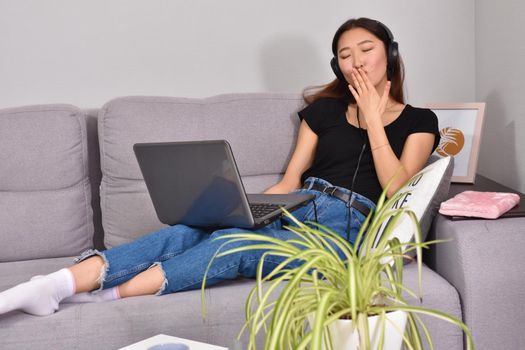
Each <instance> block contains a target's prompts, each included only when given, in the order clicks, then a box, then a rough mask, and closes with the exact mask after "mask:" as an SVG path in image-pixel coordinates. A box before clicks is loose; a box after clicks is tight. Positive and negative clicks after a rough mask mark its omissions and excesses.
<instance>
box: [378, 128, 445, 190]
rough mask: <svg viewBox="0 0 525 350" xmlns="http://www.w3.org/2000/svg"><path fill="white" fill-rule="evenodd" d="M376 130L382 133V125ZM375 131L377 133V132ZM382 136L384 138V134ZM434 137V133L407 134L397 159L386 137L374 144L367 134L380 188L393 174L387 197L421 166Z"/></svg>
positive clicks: (428, 152)
mask: <svg viewBox="0 0 525 350" xmlns="http://www.w3.org/2000/svg"><path fill="white" fill-rule="evenodd" d="M369 128H370V125H369ZM370 130H372V128H370ZM378 131H382V133H383V134H384V127H383V125H381V129H379V128H378ZM377 133H378V134H379V132H377ZM369 135H370V132H369ZM384 137H385V138H386V135H385V136H384ZM435 137H436V136H435V135H434V134H431V133H423V132H421V133H414V134H411V135H409V136H408V138H407V140H406V142H405V145H404V147H403V152H402V153H401V159H398V158H397V156H396V155H395V153H394V151H393V150H392V147H390V144H388V139H387V141H386V143H379V146H374V143H376V144H377V142H373V141H372V139H373V138H372V137H371V136H369V139H370V144H371V148H372V157H373V159H374V166H375V169H376V173H377V178H378V179H379V183H380V184H381V188H383V189H384V188H385V187H386V185H387V184H388V182H389V181H390V180H391V179H392V177H394V176H395V178H394V180H393V182H392V184H391V185H390V187H389V188H388V191H387V197H391V196H392V195H393V194H394V193H395V192H396V191H397V190H398V189H399V188H400V187H401V186H403V185H404V184H405V182H406V181H408V179H410V178H411V177H412V176H413V175H414V174H416V173H417V172H418V171H419V170H421V169H422V168H423V166H424V165H425V164H426V162H427V160H428V157H429V156H430V154H432V147H433V145H434V138H435ZM381 139H382V137H381ZM382 145H384V146H382Z"/></svg>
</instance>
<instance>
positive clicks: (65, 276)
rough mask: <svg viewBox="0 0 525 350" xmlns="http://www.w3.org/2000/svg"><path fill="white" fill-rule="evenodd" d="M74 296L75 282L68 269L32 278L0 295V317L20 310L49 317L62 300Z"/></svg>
mask: <svg viewBox="0 0 525 350" xmlns="http://www.w3.org/2000/svg"><path fill="white" fill-rule="evenodd" d="M73 294H75V280H74V278H73V274H72V273H71V271H70V270H69V269H62V270H59V271H56V272H53V273H51V274H49V275H46V276H42V277H41V278H34V279H32V280H31V281H29V282H25V283H21V284H19V285H17V286H15V287H13V288H11V289H8V290H6V291H4V292H2V293H0V315H1V314H4V313H6V312H9V311H13V310H21V311H24V312H27V313H29V314H32V315H36V316H46V315H51V314H52V313H54V312H55V311H56V310H58V304H59V303H60V301H61V300H62V299H64V298H67V297H69V296H72V295H73Z"/></svg>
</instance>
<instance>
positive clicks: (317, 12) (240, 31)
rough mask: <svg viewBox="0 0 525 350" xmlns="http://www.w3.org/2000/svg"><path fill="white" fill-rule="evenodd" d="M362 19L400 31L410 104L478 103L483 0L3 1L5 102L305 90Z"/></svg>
mask: <svg viewBox="0 0 525 350" xmlns="http://www.w3.org/2000/svg"><path fill="white" fill-rule="evenodd" d="M356 16H368V17H373V18H377V19H379V20H381V21H383V22H384V23H386V24H387V25H388V26H389V27H390V28H391V30H392V31H393V33H394V35H395V38H396V40H397V41H398V42H399V45H400V51H401V54H402V56H403V57H404V59H405V63H406V67H407V89H408V97H409V102H410V103H412V104H419V105H421V104H424V103H426V102H431V101H433V102H445V101H473V100H474V97H475V85H474V83H475V79H474V74H475V65H474V54H475V46H474V27H475V22H474V0H464V1H454V0H443V1H420V0H398V1H390V0H382V1H374V2H364V1H349V0H327V1H311V0H264V1H263V0H259V1H249V0H222V1H217V0H193V1H192V0H184V1H182V0H142V1H141V0H91V1H88V0H85V1H80V0H45V1H43V0H0V49H1V53H0V97H1V98H0V107H7V106H16V105H24V104H38V103H55V102H60V103H71V104H75V105H77V106H79V107H86V108H89V107H99V106H100V105H101V104H103V103H104V102H106V101H107V100H109V99H111V98H114V97H117V96H122V95H169V96H187V97H204V96H210V95H214V94H220V93H226V92H255V91H276V92H279V91H287V92H299V91H301V90H302V89H303V88H304V87H305V86H308V85H315V84H323V83H326V82H327V81H328V80H330V79H332V74H331V71H330V68H329V64H328V62H329V59H330V56H331V53H330V44H331V40H332V36H333V33H334V32H335V30H336V29H337V27H338V26H339V25H340V24H341V23H342V22H343V21H344V20H346V19H347V18H350V17H356Z"/></svg>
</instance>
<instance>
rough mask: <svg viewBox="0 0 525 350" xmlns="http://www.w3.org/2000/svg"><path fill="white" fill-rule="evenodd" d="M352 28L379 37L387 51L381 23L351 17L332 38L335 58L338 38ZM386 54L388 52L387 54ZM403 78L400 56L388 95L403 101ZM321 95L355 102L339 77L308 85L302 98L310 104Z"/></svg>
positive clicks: (386, 41) (387, 42)
mask: <svg viewBox="0 0 525 350" xmlns="http://www.w3.org/2000/svg"><path fill="white" fill-rule="evenodd" d="M354 28H363V29H365V30H367V31H369V32H370V33H372V34H373V35H375V36H376V37H377V38H379V39H380V40H381V41H382V42H383V44H384V45H385V53H388V45H389V44H390V38H389V37H388V34H387V32H386V31H385V29H384V28H383V25H382V24H381V23H379V22H378V21H376V20H373V19H370V18H365V17H361V18H357V19H355V18H353V19H349V20H348V21H346V22H345V23H343V24H342V25H341V26H340V27H339V29H337V31H336V32H335V35H334V39H333V40H332V53H333V54H334V57H335V58H336V59H337V44H338V43H339V38H340V37H341V35H343V33H345V32H347V31H349V30H350V29H354ZM387 55H388V54H387ZM404 80H405V68H404V66H403V61H402V60H401V56H399V57H398V60H397V62H396V64H395V68H394V74H393V75H392V86H391V87H390V96H392V98H393V99H394V100H395V101H397V102H399V103H405V96H404V93H403V82H404ZM323 97H334V98H338V99H341V100H343V101H345V102H346V103H347V104H352V103H355V98H354V96H353V95H352V93H351V92H350V90H349V89H348V85H347V84H346V83H344V82H342V81H340V80H339V79H337V78H336V79H335V80H334V81H332V82H331V83H329V84H326V85H321V86H313V87H308V88H306V89H305V90H304V92H303V98H304V100H305V102H306V103H307V104H311V103H313V102H314V101H316V100H318V99H320V98H323Z"/></svg>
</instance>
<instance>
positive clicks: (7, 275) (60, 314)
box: [0, 258, 463, 350]
mask: <svg viewBox="0 0 525 350" xmlns="http://www.w3.org/2000/svg"><path fill="white" fill-rule="evenodd" d="M72 261H73V258H60V259H41V260H32V261H18V262H11V263H0V290H4V289H6V288H9V287H11V286H13V285H15V284H17V283H20V282H23V281H26V280H28V279H29V278H30V277H31V276H34V275H37V274H47V273H50V272H52V271H55V270H58V269H60V268H62V267H65V266H68V265H70V264H71V263H72ZM416 272H417V271H416V266H415V264H408V265H406V266H405V273H404V278H405V282H406V286H407V287H409V288H410V289H412V290H413V291H417V273H416ZM254 283H255V282H254V281H253V280H248V279H238V280H235V281H229V282H225V283H221V284H218V285H216V286H213V287H210V288H208V289H206V292H205V295H206V306H207V318H206V319H205V320H204V321H203V320H202V318H201V292H200V290H193V291H188V292H180V293H174V294H168V295H163V296H141V297H133V298H126V299H121V300H116V301H110V302H103V303H88V304H64V303H63V304H61V305H60V309H59V310H58V311H57V312H56V313H55V314H53V315H51V316H46V317H38V316H31V315H27V314H24V313H21V312H17V311H13V312H10V313H8V314H5V315H2V316H0V339H2V341H1V343H2V346H1V348H2V349H6V350H8V349H52V348H57V344H60V348H64V349H66V348H67V349H79V350H82V349H117V348H120V347H123V346H126V345H129V344H131V343H134V342H137V341H140V340H142V339H145V338H149V337H151V336H154V335H156V334H159V333H162V334H168V335H173V336H177V337H182V338H187V339H193V340H197V341H201V342H207V343H212V344H216V345H221V346H225V347H230V346H231V345H232V342H233V339H234V337H236V336H237V334H238V332H239V331H240V329H241V327H242V325H243V323H244V303H245V300H246V298H247V296H248V293H249V291H250V290H251V288H253V286H254ZM423 292H424V294H423V303H422V304H419V301H417V300H415V299H414V298H412V297H409V296H406V295H405V297H406V298H407V300H408V301H409V303H410V304H413V305H414V304H415V305H422V306H425V307H430V308H436V309H439V310H441V311H444V312H447V313H449V314H451V315H454V316H456V317H458V318H461V307H460V303H459V297H458V294H457V292H456V290H455V289H454V288H453V287H452V286H451V285H450V284H449V283H448V282H447V281H445V280H444V279H443V278H442V277H440V276H439V275H438V274H436V273H435V272H434V271H432V270H430V269H429V268H428V267H426V266H425V265H424V266H423ZM422 318H423V319H424V321H425V324H426V325H427V326H428V328H429V331H430V333H431V334H434V335H436V334H439V335H441V336H439V337H438V336H435V337H434V348H436V349H447V350H461V349H463V335H462V333H461V331H460V330H459V329H458V328H457V327H455V326H453V325H451V324H449V323H447V322H445V321H442V320H438V319H434V318H431V317H430V318H429V317H425V316H424V317H422ZM245 336H246V334H245ZM244 340H246V337H244ZM244 344H246V343H244Z"/></svg>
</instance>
